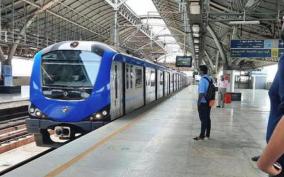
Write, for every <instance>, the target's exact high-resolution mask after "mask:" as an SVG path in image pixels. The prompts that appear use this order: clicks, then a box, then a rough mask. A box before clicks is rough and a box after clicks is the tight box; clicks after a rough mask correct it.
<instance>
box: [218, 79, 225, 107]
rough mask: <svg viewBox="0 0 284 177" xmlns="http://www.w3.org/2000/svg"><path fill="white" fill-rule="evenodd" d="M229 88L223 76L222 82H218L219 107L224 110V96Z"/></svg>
mask: <svg viewBox="0 0 284 177" xmlns="http://www.w3.org/2000/svg"><path fill="white" fill-rule="evenodd" d="M227 87H228V82H226V81H225V79H224V76H221V80H220V81H219V82H218V106H217V107H219V108H220V107H221V108H224V96H225V93H226V90H227Z"/></svg>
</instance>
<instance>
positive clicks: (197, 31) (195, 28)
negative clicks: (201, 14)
mask: <svg viewBox="0 0 284 177" xmlns="http://www.w3.org/2000/svg"><path fill="white" fill-rule="evenodd" d="M192 31H193V32H194V33H199V31H200V27H199V25H192Z"/></svg>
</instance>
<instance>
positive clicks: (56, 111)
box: [48, 106, 83, 122]
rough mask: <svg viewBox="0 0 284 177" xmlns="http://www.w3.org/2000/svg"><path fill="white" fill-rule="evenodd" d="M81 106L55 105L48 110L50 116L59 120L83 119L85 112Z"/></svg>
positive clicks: (75, 120)
mask: <svg viewBox="0 0 284 177" xmlns="http://www.w3.org/2000/svg"><path fill="white" fill-rule="evenodd" d="M82 110H83V109H82V107H80V106H55V107H53V108H52V109H51V110H48V112H49V114H48V117H50V118H51V119H53V120H55V121H59V122H78V121H82V119H83V113H82Z"/></svg>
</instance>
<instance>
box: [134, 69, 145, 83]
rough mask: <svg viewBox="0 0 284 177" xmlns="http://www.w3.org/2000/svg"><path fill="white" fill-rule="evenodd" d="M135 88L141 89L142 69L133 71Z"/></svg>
mask: <svg viewBox="0 0 284 177" xmlns="http://www.w3.org/2000/svg"><path fill="white" fill-rule="evenodd" d="M135 76H136V79H135V87H136V88H141V87H142V80H143V75H142V69H140V68H136V69H135Z"/></svg>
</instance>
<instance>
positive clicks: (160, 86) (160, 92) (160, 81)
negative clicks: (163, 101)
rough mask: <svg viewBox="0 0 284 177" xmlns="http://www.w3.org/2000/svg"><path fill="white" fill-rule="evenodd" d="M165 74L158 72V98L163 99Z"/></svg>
mask: <svg viewBox="0 0 284 177" xmlns="http://www.w3.org/2000/svg"><path fill="white" fill-rule="evenodd" d="M163 73H164V72H163V71H160V70H157V98H158V99H159V98H161V97H163V92H164V87H163V85H164V74H163Z"/></svg>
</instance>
